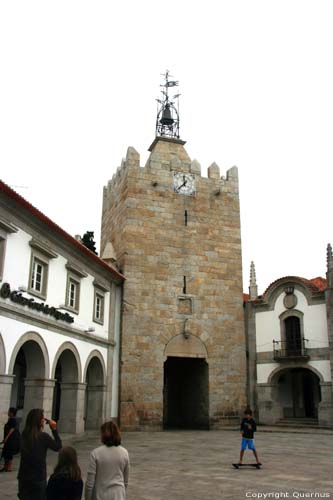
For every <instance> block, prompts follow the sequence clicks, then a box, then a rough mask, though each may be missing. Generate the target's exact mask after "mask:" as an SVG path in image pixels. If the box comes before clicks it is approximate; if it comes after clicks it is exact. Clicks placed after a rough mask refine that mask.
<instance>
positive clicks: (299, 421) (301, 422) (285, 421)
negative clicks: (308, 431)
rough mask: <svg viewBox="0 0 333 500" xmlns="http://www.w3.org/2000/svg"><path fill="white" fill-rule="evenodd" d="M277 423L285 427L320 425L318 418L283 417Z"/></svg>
mask: <svg viewBox="0 0 333 500" xmlns="http://www.w3.org/2000/svg"><path fill="white" fill-rule="evenodd" d="M275 425H280V426H285V427H308V428H310V427H313V428H316V427H318V420H317V419H316V418H281V419H280V420H278V421H277V422H276V424H275Z"/></svg>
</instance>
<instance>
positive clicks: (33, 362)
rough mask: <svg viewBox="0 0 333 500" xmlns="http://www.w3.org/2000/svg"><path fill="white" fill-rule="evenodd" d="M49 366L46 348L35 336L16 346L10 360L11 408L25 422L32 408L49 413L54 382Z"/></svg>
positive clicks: (29, 333)
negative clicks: (50, 376) (50, 375)
mask: <svg viewBox="0 0 333 500" xmlns="http://www.w3.org/2000/svg"><path fill="white" fill-rule="evenodd" d="M49 373H50V362H49V355H48V351H47V347H46V345H45V342H44V340H43V339H42V337H41V336H40V335H39V334H38V333H36V332H27V333H25V334H24V335H22V337H21V338H20V339H19V341H18V342H17V343H16V345H15V347H14V349H13V352H12V355H11V357H10V360H9V366H8V376H12V381H11V382H12V387H11V391H10V392H11V395H10V405H11V406H15V407H16V408H17V409H18V418H20V419H21V418H22V419H24V418H25V416H26V414H27V413H28V411H29V410H30V409H32V408H44V411H45V412H48V411H49V410H50V406H51V402H52V390H53V382H52V381H50V380H49Z"/></svg>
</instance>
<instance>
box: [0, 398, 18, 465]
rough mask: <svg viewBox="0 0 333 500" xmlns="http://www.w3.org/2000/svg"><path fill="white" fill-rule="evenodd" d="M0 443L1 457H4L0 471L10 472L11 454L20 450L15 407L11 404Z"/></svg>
mask: <svg viewBox="0 0 333 500" xmlns="http://www.w3.org/2000/svg"><path fill="white" fill-rule="evenodd" d="M2 443H3V449H2V455H1V457H2V458H3V459H4V461H5V465H4V466H3V467H2V468H1V469H0V472H12V470H13V456H14V455H16V453H18V452H19V450H20V433H19V430H18V425H17V420H16V408H14V407H13V406H11V407H10V408H9V410H8V420H7V423H6V424H5V428H4V432H3V441H2Z"/></svg>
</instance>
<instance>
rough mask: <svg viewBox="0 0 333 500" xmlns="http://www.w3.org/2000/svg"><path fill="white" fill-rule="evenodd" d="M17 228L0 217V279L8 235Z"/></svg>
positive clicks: (0, 278)
mask: <svg viewBox="0 0 333 500" xmlns="http://www.w3.org/2000/svg"><path fill="white" fill-rule="evenodd" d="M17 231H18V229H17V228H16V227H15V226H14V225H13V224H11V223H10V222H9V221H6V220H5V219H2V218H0V281H1V280H2V278H3V274H4V267H5V255H6V245H7V238H8V235H9V236H10V235H11V234H12V233H17Z"/></svg>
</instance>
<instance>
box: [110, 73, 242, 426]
mask: <svg viewBox="0 0 333 500" xmlns="http://www.w3.org/2000/svg"><path fill="white" fill-rule="evenodd" d="M165 76H166V83H165V85H164V88H165V91H163V96H164V98H163V100H162V101H160V105H161V108H160V111H159V114H158V116H157V126H156V131H157V135H156V138H155V140H154V142H153V143H152V145H151V146H150V148H149V151H150V156H149V158H148V161H147V163H146V165H145V166H140V157H139V154H138V153H137V152H136V150H135V149H133V148H131V147H130V148H128V151H127V155H126V159H125V160H123V162H122V165H121V167H119V168H118V170H117V173H116V174H115V175H114V176H113V178H112V180H111V181H109V183H108V185H107V186H106V187H105V188H104V199H103V213H102V240H101V255H102V256H106V254H107V253H109V252H110V249H111V248H112V250H113V251H114V253H115V259H116V260H117V263H118V265H119V267H120V269H121V270H122V272H123V273H124V275H125V277H126V282H125V285H124V294H123V312H122V333H121V364H120V422H121V426H122V428H123V429H127V430H130V429H133V430H138V429H147V428H156V429H161V428H170V427H176V428H203V429H205V428H218V426H219V425H222V424H225V423H228V422H230V421H232V420H233V419H235V418H237V419H238V415H239V412H240V411H241V410H242V409H243V407H244V405H245V403H246V398H245V393H246V359H245V333H244V319H243V294H242V262H241V236H240V214H239V195H238V174H237V168H236V167H233V168H231V169H230V170H228V172H227V173H226V176H225V177H221V175H220V169H219V167H218V166H217V165H216V164H215V163H214V164H212V165H211V166H210V167H209V168H208V177H204V176H202V175H201V167H200V164H199V163H198V162H197V161H196V160H193V161H191V159H190V158H189V156H188V154H187V152H186V150H185V148H184V144H185V142H184V141H182V140H180V139H179V132H178V131H179V127H178V125H179V123H178V114H177V109H176V106H175V103H174V101H173V100H170V99H169V96H168V90H169V89H170V87H172V86H174V85H177V82H172V81H169V79H168V76H169V75H168V73H166V75H165ZM175 97H177V96H175Z"/></svg>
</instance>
